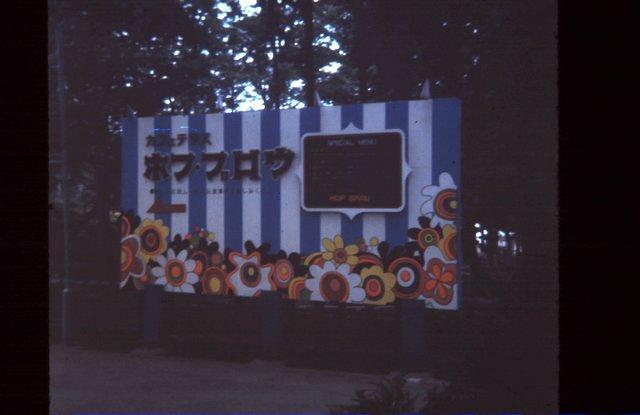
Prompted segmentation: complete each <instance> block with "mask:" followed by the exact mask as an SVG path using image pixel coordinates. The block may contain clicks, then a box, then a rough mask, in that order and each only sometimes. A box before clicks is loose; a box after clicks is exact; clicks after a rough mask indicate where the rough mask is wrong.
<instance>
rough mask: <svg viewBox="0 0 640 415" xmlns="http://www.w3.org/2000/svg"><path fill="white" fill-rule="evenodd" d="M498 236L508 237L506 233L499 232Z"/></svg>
mask: <svg viewBox="0 0 640 415" xmlns="http://www.w3.org/2000/svg"><path fill="white" fill-rule="evenodd" d="M498 235H499V236H507V234H506V233H504V232H503V231H498Z"/></svg>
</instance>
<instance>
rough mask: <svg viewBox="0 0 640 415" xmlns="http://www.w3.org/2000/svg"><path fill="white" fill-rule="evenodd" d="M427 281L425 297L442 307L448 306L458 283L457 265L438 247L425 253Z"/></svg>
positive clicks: (431, 248)
mask: <svg viewBox="0 0 640 415" xmlns="http://www.w3.org/2000/svg"><path fill="white" fill-rule="evenodd" d="M424 263H425V264H426V265H425V270H426V274H427V280H426V283H425V285H424V296H425V297H426V298H428V299H429V298H431V299H433V300H434V301H435V302H436V303H438V304H440V305H447V304H449V303H450V302H451V300H452V299H453V295H454V289H453V286H454V284H455V283H456V264H455V263H450V262H449V261H447V260H446V259H445V258H444V257H443V255H442V253H441V252H440V250H439V249H438V248H437V247H430V248H429V249H427V251H426V252H425V253H424Z"/></svg>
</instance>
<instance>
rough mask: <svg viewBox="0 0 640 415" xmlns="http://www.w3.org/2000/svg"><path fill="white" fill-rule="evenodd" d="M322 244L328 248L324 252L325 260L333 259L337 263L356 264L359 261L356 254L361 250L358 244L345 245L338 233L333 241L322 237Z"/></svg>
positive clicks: (323, 257)
mask: <svg viewBox="0 0 640 415" xmlns="http://www.w3.org/2000/svg"><path fill="white" fill-rule="evenodd" d="M322 246H323V247H324V249H326V251H325V252H323V253H322V259H324V260H325V261H333V262H335V263H336V264H338V265H340V264H345V263H346V264H349V265H352V266H353V265H355V264H357V263H358V257H357V256H356V254H357V253H358V252H359V251H360V250H359V249H358V246H357V245H347V246H344V241H343V240H342V236H340V235H336V236H335V237H334V238H333V241H332V240H331V239H329V238H323V239H322Z"/></svg>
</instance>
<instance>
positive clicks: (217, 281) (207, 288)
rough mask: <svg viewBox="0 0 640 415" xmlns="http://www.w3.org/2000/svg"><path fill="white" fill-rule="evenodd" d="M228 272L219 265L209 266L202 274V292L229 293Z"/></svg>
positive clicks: (213, 293)
mask: <svg viewBox="0 0 640 415" xmlns="http://www.w3.org/2000/svg"><path fill="white" fill-rule="evenodd" d="M226 279H227V273H226V272H224V270H222V269H221V268H218V267H209V268H207V269H206V270H204V272H203V274H202V292H203V293H205V294H212V295H224V294H226V293H227V282H226Z"/></svg>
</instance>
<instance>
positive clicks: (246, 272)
mask: <svg viewBox="0 0 640 415" xmlns="http://www.w3.org/2000/svg"><path fill="white" fill-rule="evenodd" d="M229 260H230V261H231V263H232V264H233V266H234V268H233V270H232V271H231V272H230V273H229V274H228V275H227V279H226V282H227V285H228V286H229V288H230V289H231V290H233V292H234V293H235V294H236V295H238V296H241V297H256V296H258V295H260V292H261V291H275V290H276V286H275V284H274V283H273V281H272V280H271V275H272V274H273V272H274V269H275V266H274V265H273V264H262V263H261V254H260V252H258V251H254V252H252V253H251V254H249V255H242V254H241V253H239V252H231V253H230V254H229Z"/></svg>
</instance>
